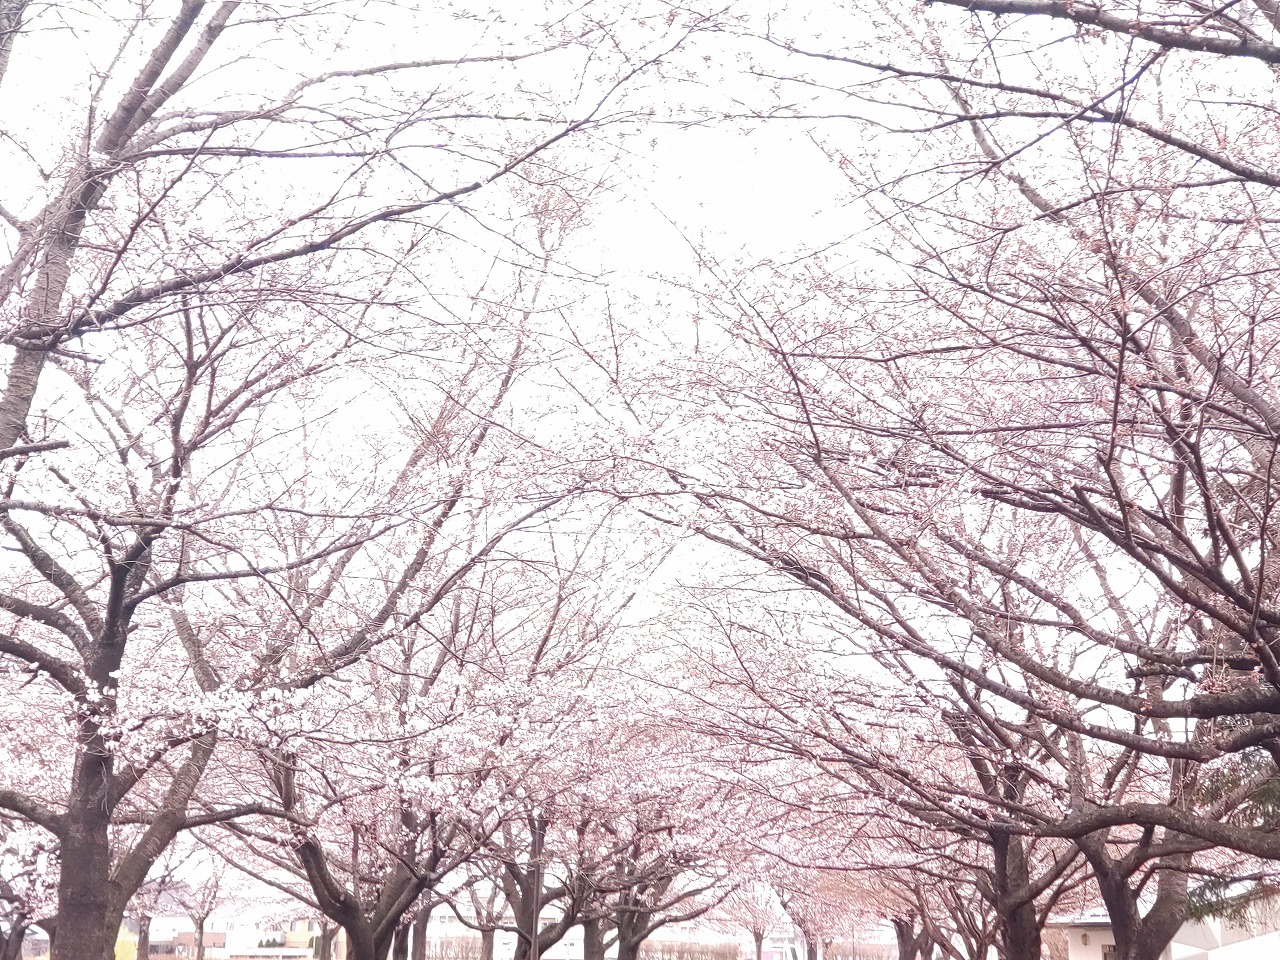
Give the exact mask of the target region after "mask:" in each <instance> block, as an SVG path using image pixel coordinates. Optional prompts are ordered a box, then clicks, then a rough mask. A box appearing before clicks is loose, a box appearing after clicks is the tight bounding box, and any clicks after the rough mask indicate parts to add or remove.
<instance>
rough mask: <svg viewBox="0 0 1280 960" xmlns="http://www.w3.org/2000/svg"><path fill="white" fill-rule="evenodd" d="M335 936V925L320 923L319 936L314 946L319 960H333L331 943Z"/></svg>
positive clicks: (336, 931) (336, 930)
mask: <svg viewBox="0 0 1280 960" xmlns="http://www.w3.org/2000/svg"><path fill="white" fill-rule="evenodd" d="M337 936H338V925H337V924H336V923H328V922H326V921H324V920H322V921H320V936H319V938H318V939H317V940H316V945H317V946H318V947H319V952H318V953H317V957H318V958H319V960H333V941H334V940H335V939H336V938H337Z"/></svg>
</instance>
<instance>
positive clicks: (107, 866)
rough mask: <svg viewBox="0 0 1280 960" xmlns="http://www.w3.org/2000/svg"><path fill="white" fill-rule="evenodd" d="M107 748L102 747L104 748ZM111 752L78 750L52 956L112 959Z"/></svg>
mask: <svg viewBox="0 0 1280 960" xmlns="http://www.w3.org/2000/svg"><path fill="white" fill-rule="evenodd" d="M104 752H105V751H104ZM110 763H111V760H110V756H109V754H107V755H95V753H94V752H93V751H91V750H86V749H82V750H81V752H80V756H79V757H77V759H76V769H75V773H74V774H73V778H72V796H71V801H70V803H68V805H67V814H66V817H67V819H66V821H65V824H66V826H65V829H64V830H63V836H62V843H61V849H60V853H61V859H62V873H61V878H60V880H59V882H58V935H57V937H55V938H54V939H53V943H52V953H51V956H52V960H111V958H112V957H113V956H114V954H115V938H116V931H118V930H119V929H120V924H121V922H122V920H123V918H124V905H123V904H119V905H117V904H113V903H112V902H111V901H112V897H111V875H110V873H111V850H110V847H109V845H108V842H109V840H108V823H109V820H110V815H109V814H108V813H107V809H106V808H107V797H106V789H105V784H106V779H107V775H108V774H109V771H110Z"/></svg>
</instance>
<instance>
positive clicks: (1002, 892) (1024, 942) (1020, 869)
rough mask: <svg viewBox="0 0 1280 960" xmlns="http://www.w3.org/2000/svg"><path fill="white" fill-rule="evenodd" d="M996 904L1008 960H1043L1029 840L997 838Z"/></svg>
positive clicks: (994, 844)
mask: <svg viewBox="0 0 1280 960" xmlns="http://www.w3.org/2000/svg"><path fill="white" fill-rule="evenodd" d="M991 842H992V849H993V852H994V860H995V862H994V865H993V866H994V869H993V871H992V875H993V879H994V882H995V887H996V890H995V893H996V897H995V900H996V902H995V903H994V904H993V906H994V907H995V908H996V913H997V916H998V918H999V922H1000V943H1001V947H1002V956H1003V957H1004V960H1040V953H1041V950H1042V949H1043V944H1042V942H1041V938H1040V919H1039V917H1037V916H1036V905H1035V901H1034V899H1032V898H1031V897H1030V896H1029V895H1028V894H1029V891H1030V889H1031V870H1030V866H1029V865H1028V863H1027V850H1026V841H1025V840H1024V839H1023V838H1022V837H1012V836H1009V835H1007V834H1006V835H1000V834H996V835H993V836H992V838H991Z"/></svg>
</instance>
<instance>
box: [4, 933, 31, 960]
mask: <svg viewBox="0 0 1280 960" xmlns="http://www.w3.org/2000/svg"><path fill="white" fill-rule="evenodd" d="M26 936H27V928H26V927H25V926H20V927H15V928H14V929H12V930H10V931H9V932H8V934H0V960H21V957H22V941H23V940H25V939H26Z"/></svg>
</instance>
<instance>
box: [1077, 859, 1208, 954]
mask: <svg viewBox="0 0 1280 960" xmlns="http://www.w3.org/2000/svg"><path fill="white" fill-rule="evenodd" d="M1179 839H1181V838H1180V837H1179V836H1178V835H1177V834H1166V835H1165V837H1164V840H1163V842H1165V843H1172V842H1177V841H1178V840H1179ZM1105 840H1106V838H1105V837H1089V838H1081V840H1079V841H1077V843H1078V844H1079V845H1080V847H1081V849H1082V850H1083V851H1084V854H1085V856H1086V857H1087V858H1088V860H1089V863H1090V865H1091V866H1092V867H1093V872H1094V879H1095V881H1096V882H1097V884H1098V892H1099V893H1100V894H1101V895H1102V902H1103V903H1104V904H1106V907H1107V916H1108V917H1109V918H1110V920H1111V934H1112V936H1114V937H1115V941H1116V960H1160V957H1161V956H1162V955H1163V954H1164V951H1165V948H1167V947H1168V946H1169V944H1170V943H1171V942H1172V940H1173V938H1174V935H1175V934H1176V933H1177V932H1178V930H1179V929H1181V927H1182V924H1183V923H1184V922H1185V921H1186V918H1187V906H1188V888H1189V878H1190V874H1189V873H1188V868H1189V867H1190V866H1191V857H1190V856H1189V855H1186V854H1178V855H1173V856H1165V857H1161V858H1160V859H1159V861H1158V871H1159V872H1158V873H1157V875H1156V898H1155V902H1154V903H1153V904H1152V905H1151V908H1150V909H1149V910H1148V911H1147V912H1146V914H1145V915H1143V913H1142V910H1141V907H1140V905H1139V903H1138V898H1139V894H1140V889H1139V888H1137V887H1136V885H1135V884H1134V883H1133V882H1132V881H1133V879H1134V878H1133V875H1132V873H1131V872H1130V871H1131V870H1132V867H1129V868H1127V869H1126V868H1125V867H1124V865H1122V864H1117V863H1115V862H1114V861H1112V860H1111V858H1110V857H1109V856H1108V855H1107V852H1106V847H1105ZM1150 842H1151V841H1150V840H1148V841H1147V843H1150ZM1130 858H1133V854H1132V853H1130V855H1129V857H1127V858H1126V860H1129V859H1130ZM1133 859H1134V860H1135V861H1136V858H1133Z"/></svg>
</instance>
